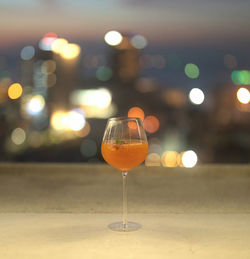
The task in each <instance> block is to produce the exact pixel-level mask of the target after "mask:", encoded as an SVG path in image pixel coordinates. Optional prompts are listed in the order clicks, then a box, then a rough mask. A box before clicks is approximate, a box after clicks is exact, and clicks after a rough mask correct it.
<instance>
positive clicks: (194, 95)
mask: <svg viewBox="0 0 250 259" xmlns="http://www.w3.org/2000/svg"><path fill="white" fill-rule="evenodd" d="M189 99H190V101H191V102H192V103H193V104H196V105H200V104H202V103H203V102H204V99H205V95H204V93H203V91H202V90H201V89H199V88H193V89H192V90H191V91H190V93H189Z"/></svg>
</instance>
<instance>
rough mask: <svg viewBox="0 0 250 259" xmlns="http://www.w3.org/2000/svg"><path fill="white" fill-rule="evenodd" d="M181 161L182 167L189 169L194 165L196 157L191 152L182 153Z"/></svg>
mask: <svg viewBox="0 0 250 259" xmlns="http://www.w3.org/2000/svg"><path fill="white" fill-rule="evenodd" d="M181 161H182V164H183V166H184V167H187V168H191V167H194V166H195V165H196V163H197V161H198V157H197V155H196V153H195V152H194V151H193V150H188V151H185V152H183V154H182V157H181Z"/></svg>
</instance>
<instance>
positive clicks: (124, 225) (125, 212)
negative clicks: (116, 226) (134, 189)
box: [122, 172, 128, 230]
mask: <svg viewBox="0 0 250 259" xmlns="http://www.w3.org/2000/svg"><path fill="white" fill-rule="evenodd" d="M127 174H128V172H122V190H123V192H122V204H123V205H122V228H123V230H126V229H127V226H128V220H127V216H128V202H127Z"/></svg>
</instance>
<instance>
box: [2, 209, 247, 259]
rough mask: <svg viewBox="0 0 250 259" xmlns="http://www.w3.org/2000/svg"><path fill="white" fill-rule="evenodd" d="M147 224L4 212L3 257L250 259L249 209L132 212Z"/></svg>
mask: <svg viewBox="0 0 250 259" xmlns="http://www.w3.org/2000/svg"><path fill="white" fill-rule="evenodd" d="M129 217H130V219H131V220H133V221H136V222H139V223H141V224H142V229H140V230H138V231H135V232H129V233H121V232H113V231H111V230H109V229H108V228H107V225H108V224H109V223H111V222H114V221H117V220H118V219H120V215H117V214H72V213H71V214H64V213H56V214H42V213H41V214H40V213H39V214H29V213H25V214H20V213H19V214H17V213H14V214H9V213H8V214H0V229H1V231H0V258H4V259H12V258H18V259H27V258H36V259H48V258H53V259H57V258H60V259H69V258H70V259H79V258H84V259H92V258H95V259H103V258H109V259H113V258H114V259H117V258H119V259H128V258H131V259H148V258H149V259H165V258H171V259H180V258H185V259H188V258H192V259H201V258H202V259H211V258H223V259H235V258H240V259H248V258H249V256H250V247H249V243H250V228H249V227H247V226H249V222H250V215H249V214H197V213H196V214H130V215H129Z"/></svg>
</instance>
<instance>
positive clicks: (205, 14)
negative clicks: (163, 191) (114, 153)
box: [0, 0, 250, 167]
mask: <svg viewBox="0 0 250 259" xmlns="http://www.w3.org/2000/svg"><path fill="white" fill-rule="evenodd" d="M249 9H250V2H249V1H247V0H238V1H232V0H216V1H215V0H210V1H205V0H204V1H203V0H169V1H163V0H155V1H148V0H144V1H142V0H135V1H132V0H116V1H115V0H106V1H97V0H92V1H80V0H73V1H70V0H60V1H59V0H39V1H38V0H37V1H36V0H12V1H7V0H0V24H1V26H0V161H2V162H3V161H12V162H93V163H100V162H103V158H102V155H101V152H100V145H101V141H102V136H103V132H104V129H105V124H106V121H107V119H108V118H109V117H112V116H127V115H129V116H136V117H140V118H141V119H142V120H143V124H144V127H145V130H146V132H147V136H148V141H149V154H148V156H147V158H146V161H145V164H146V166H165V167H177V166H181V167H183V166H184V167H193V166H195V165H196V164H207V163H230V164H232V163H249V158H250V92H249V91H250V33H249V28H250V19H249Z"/></svg>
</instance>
